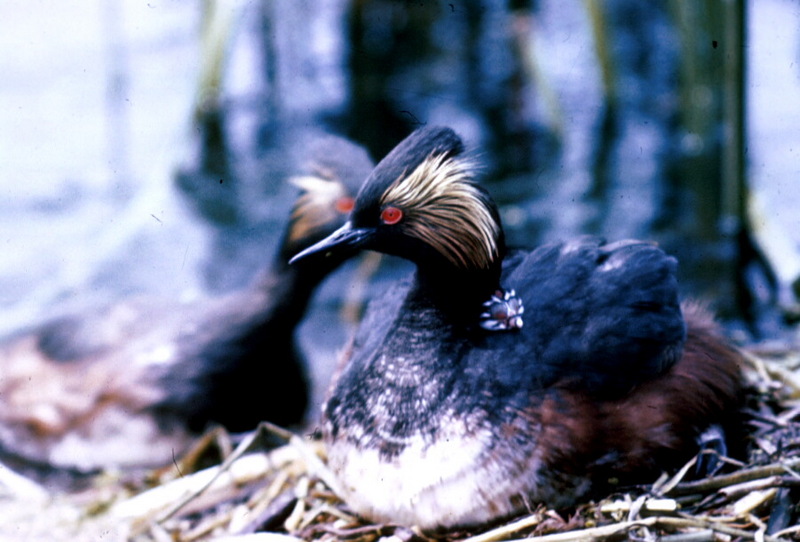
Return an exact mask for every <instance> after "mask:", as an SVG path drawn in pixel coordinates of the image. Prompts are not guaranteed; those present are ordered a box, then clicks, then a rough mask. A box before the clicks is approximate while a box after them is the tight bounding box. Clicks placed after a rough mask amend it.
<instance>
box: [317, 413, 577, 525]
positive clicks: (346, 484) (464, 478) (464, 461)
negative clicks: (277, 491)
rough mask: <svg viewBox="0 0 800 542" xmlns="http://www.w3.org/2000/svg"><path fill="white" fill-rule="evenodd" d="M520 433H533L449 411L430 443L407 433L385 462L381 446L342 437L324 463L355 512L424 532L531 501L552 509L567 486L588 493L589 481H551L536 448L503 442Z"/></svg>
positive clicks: (477, 520) (520, 423) (481, 519)
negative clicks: (398, 448)
mask: <svg viewBox="0 0 800 542" xmlns="http://www.w3.org/2000/svg"><path fill="white" fill-rule="evenodd" d="M520 431H525V434H526V437H525V438H530V436H532V435H535V434H536V433H537V432H538V431H539V428H537V427H530V426H528V425H527V423H526V422H525V421H524V420H523V419H522V418H518V419H516V420H515V421H514V422H512V423H509V424H507V425H505V424H504V426H502V427H491V426H490V425H489V424H487V423H485V421H484V420H481V419H477V418H476V417H474V416H473V417H472V418H471V419H470V418H469V417H466V418H465V417H464V416H463V415H453V414H452V413H448V414H444V415H442V418H441V424H440V425H439V429H438V431H437V432H436V435H435V438H432V437H430V436H428V435H423V434H420V433H417V434H415V435H412V436H410V437H408V438H406V439H403V443H402V444H403V446H401V448H402V449H401V451H400V452H399V453H397V454H396V455H392V456H390V457H387V456H386V454H382V453H381V452H380V448H381V446H380V445H376V446H362V445H358V444H356V443H355V442H354V441H353V440H351V439H348V438H346V436H345V435H340V438H337V439H336V440H331V439H330V438H328V445H329V446H328V462H329V466H330V468H331V470H332V471H333V472H334V474H335V475H336V476H337V478H338V481H339V483H340V486H341V487H340V488H339V490H340V491H341V493H342V495H341V497H342V498H343V499H344V500H345V501H346V502H347V503H348V505H349V506H350V507H351V508H352V509H353V510H354V511H355V512H357V513H358V514H360V515H362V516H363V517H366V518H369V519H371V520H373V521H380V522H387V523H397V524H403V525H416V526H419V527H420V528H422V529H436V528H452V527H456V526H470V525H476V524H481V523H485V522H487V521H491V520H495V519H497V518H500V517H504V516H509V515H511V514H514V513H519V512H524V511H525V510H526V508H527V507H528V506H529V505H528V504H527V503H530V502H539V501H545V502H548V503H556V504H557V503H559V502H561V501H564V499H565V498H567V497H565V494H566V493H565V492H564V491H563V490H564V489H566V487H565V484H566V485H568V486H569V490H570V491H569V492H568V493H569V495H574V494H575V492H576V491H577V492H583V491H585V490H586V489H588V480H583V479H582V480H577V479H575V480H554V479H553V478H552V476H553V473H552V472H548V471H547V470H546V469H544V468H543V463H542V452H541V450H540V449H539V448H538V447H537V446H535V445H534V446H529V447H525V448H520V447H517V446H514V444H515V440H514V438H513V436H512V438H507V437H509V435H513V434H518V433H519V432H520ZM359 433H360V432H359ZM502 433H505V435H502ZM354 436H355V437H363V435H354ZM328 437H330V436H329V435H328ZM581 484H584V486H585V487H582V488H576V486H578V485H581ZM569 499H570V500H571V497H569Z"/></svg>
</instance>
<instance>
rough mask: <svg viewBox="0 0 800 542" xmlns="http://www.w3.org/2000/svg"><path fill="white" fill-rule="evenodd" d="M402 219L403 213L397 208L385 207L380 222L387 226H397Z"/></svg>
mask: <svg viewBox="0 0 800 542" xmlns="http://www.w3.org/2000/svg"><path fill="white" fill-rule="evenodd" d="M402 219H403V211H401V210H400V209H398V208H397V207H386V208H385V209H384V210H383V211H381V221H382V222H383V223H384V224H387V225H389V226H391V225H392V224H397V223H398V222H400V220H402Z"/></svg>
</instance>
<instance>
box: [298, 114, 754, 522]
mask: <svg viewBox="0 0 800 542" xmlns="http://www.w3.org/2000/svg"><path fill="white" fill-rule="evenodd" d="M462 151H463V146H462V142H461V140H460V139H459V137H458V136H457V135H456V134H455V133H454V132H453V131H451V130H450V129H447V128H422V129H420V130H418V131H416V132H414V133H413V134H411V135H410V136H409V137H408V138H407V139H405V140H404V141H403V142H401V143H400V144H399V145H398V146H397V147H396V148H395V149H394V150H393V151H392V152H391V153H389V154H388V155H387V156H386V158H384V159H383V160H382V161H381V162H380V163H379V164H378V166H377V167H376V168H375V169H374V170H373V172H372V174H371V175H370V176H369V178H368V179H367V180H366V182H365V184H364V185H363V186H362V188H361V190H360V191H359V193H358V196H357V198H356V204H355V208H354V210H353V212H352V214H351V216H350V219H349V220H348V222H347V223H346V224H345V225H344V226H343V227H342V228H340V229H339V230H338V231H337V232H335V233H333V234H332V235H331V236H330V237H328V238H327V239H325V240H323V241H321V242H320V243H318V244H316V245H315V246H313V247H310V248H309V249H306V250H305V251H304V252H302V253H301V254H299V255H298V256H296V257H295V258H294V260H293V262H296V263H298V264H303V263H308V262H309V261H324V260H325V259H326V258H341V257H343V256H349V255H352V254H354V253H355V252H357V251H359V250H361V249H371V250H376V251H379V252H384V253H388V254H394V255H397V256H401V257H403V258H407V259H409V260H411V261H412V262H414V263H415V264H416V267H417V269H416V272H415V274H414V275H413V276H412V277H411V278H410V279H409V280H407V281H406V282H404V283H401V284H398V285H397V286H396V288H394V289H393V290H391V291H389V292H388V293H387V294H386V295H384V296H383V297H382V298H379V299H376V300H373V302H372V303H371V304H370V307H369V309H368V311H367V314H366V316H365V319H364V321H363V322H362V324H361V326H360V328H359V331H358V332H357V333H356V335H355V337H354V340H353V344H352V345H351V347H350V348H349V349H348V354H347V356H348V357H347V358H346V359H344V360H343V365H342V368H341V371H340V374H339V375H338V377H337V380H336V382H335V384H334V386H333V388H332V392H331V395H330V397H329V398H328V400H327V402H326V405H325V406H324V411H323V432H324V435H325V438H326V440H327V445H328V459H329V465H330V467H331V469H332V471H333V472H334V473H335V475H336V476H337V477H338V481H339V483H340V486H341V487H340V488H339V489H340V491H341V492H342V497H343V498H344V499H345V501H346V502H347V503H348V504H349V505H350V506H351V507H352V508H353V509H354V510H355V511H356V512H358V513H360V514H362V515H364V516H365V517H368V518H371V519H373V520H376V521H385V522H391V523H399V524H405V525H417V526H419V527H421V528H425V529H433V528H450V527H454V526H468V525H475V524H480V523H483V522H487V521H491V520H494V519H498V518H501V517H505V516H508V515H511V514H514V513H519V512H522V511H524V510H525V508H526V506H528V505H529V503H531V502H543V503H546V504H548V505H550V506H554V507H563V506H569V505H572V504H574V503H575V502H576V501H577V500H578V499H580V498H583V497H586V496H588V495H591V494H593V493H594V492H596V491H598V490H600V489H602V488H603V487H605V485H606V482H607V481H608V480H609V479H610V478H612V477H613V478H616V479H618V480H619V481H620V482H622V483H625V482H630V483H632V482H649V481H653V480H654V479H655V475H657V474H658V473H659V472H660V471H661V470H662V469H669V468H671V467H677V466H679V465H681V464H682V463H683V462H685V461H686V460H688V459H690V458H691V457H692V456H693V455H694V454H695V453H697V452H698V449H699V445H698V439H699V438H700V436H701V434H702V433H703V432H704V431H705V430H706V429H707V428H709V427H712V426H719V425H721V426H724V425H725V424H726V423H727V422H728V421H729V420H731V419H733V418H734V417H735V416H736V411H737V410H738V399H739V395H740V388H741V381H740V373H739V364H740V362H741V358H740V357H739V354H737V352H736V351H735V350H734V349H733V348H731V347H729V346H728V345H727V344H726V343H725V342H724V341H723V340H722V339H720V338H718V336H717V335H715V333H714V330H713V326H712V324H711V323H710V319H709V318H708V317H707V316H706V315H704V314H703V313H702V311H699V310H697V309H696V308H694V307H687V309H686V310H685V311H682V310H681V305H680V303H679V295H678V285H677V280H676V277H675V272H676V266H677V263H676V261H675V259H674V258H672V257H670V256H668V255H666V254H665V253H664V252H663V251H662V250H660V249H659V248H658V247H656V246H655V245H653V244H651V243H647V242H641V241H630V240H628V241H621V242H616V243H611V244H607V243H605V242H602V241H600V240H596V239H591V238H581V239H578V240H574V241H569V242H564V243H558V244H549V245H545V246H542V247H539V248H537V249H535V250H531V251H524V250H519V251H507V250H506V247H505V243H504V237H503V230H502V227H501V223H500V219H499V214H498V211H497V209H496V207H495V204H494V203H493V202H492V200H491V198H490V197H489V195H488V194H487V192H486V191H485V190H484V189H483V188H481V187H480V186H479V185H478V184H476V183H475V182H474V180H473V169H474V168H473V166H472V165H471V163H470V162H469V161H468V160H465V159H464V158H462V157H461V154H462ZM684 312H685V314H684Z"/></svg>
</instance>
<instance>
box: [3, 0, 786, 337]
mask: <svg viewBox="0 0 800 542" xmlns="http://www.w3.org/2000/svg"><path fill="white" fill-rule="evenodd" d="M4 12H5V13H4ZM0 20H2V21H3V22H2V23H0V26H3V29H2V31H0V36H1V37H0V45H2V47H0V51H2V53H0V69H2V73H3V76H2V78H0V96H2V100H3V104H4V105H3V111H2V112H0V123H1V124H0V137H1V138H2V139H1V140H0V141H2V145H0V153H2V157H1V158H2V160H0V162H2V163H1V164H0V182H2V183H3V186H4V191H3V192H4V194H3V195H1V196H0V198H2V199H0V208H2V209H3V212H2V213H0V227H1V228H2V229H1V230H0V231H2V232H3V236H4V237H3V239H2V241H3V243H4V244H5V249H4V252H5V254H4V257H3V258H0V301H2V304H3V305H4V306H5V310H4V311H3V315H2V317H0V331H3V332H8V331H10V330H12V329H16V328H18V327H21V326H23V325H29V324H31V323H33V322H36V321H37V320H40V319H42V318H44V317H47V316H49V315H51V314H53V313H54V312H59V311H65V310H75V309H80V308H81V307H84V306H86V305H87V304H90V303H93V302H97V301H106V300H108V299H113V298H115V297H119V296H123V295H129V294H131V293H133V292H140V291H147V292H157V293H160V294H169V295H173V296H183V297H186V296H192V295H201V294H208V293H214V292H220V291H225V290H229V289H232V288H236V287H239V286H241V285H243V284H245V283H246V282H247V281H248V280H249V279H250V278H251V277H252V275H253V274H254V273H255V272H256V271H257V270H258V269H259V267H261V266H263V265H264V264H265V263H266V262H268V261H269V260H270V258H271V256H272V252H273V250H274V245H275V241H276V237H277V235H278V232H279V231H280V227H281V225H282V223H283V222H284V221H285V220H286V214H287V209H288V207H287V206H288V203H289V201H290V200H291V198H292V197H293V196H294V193H293V189H292V188H291V187H288V186H287V185H286V184H285V183H284V182H283V181H284V177H285V175H286V174H288V173H291V170H292V167H293V165H294V164H295V163H296V162H295V158H294V157H295V155H296V154H297V150H298V149H297V146H298V145H299V143H298V141H302V138H303V137H304V136H305V135H307V134H309V133H318V132H333V133H338V134H342V135H345V136H347V137H349V138H351V139H353V140H355V141H357V142H359V143H361V144H363V145H365V146H366V147H367V148H368V149H369V150H370V152H371V154H372V156H373V157H374V158H375V159H376V160H377V159H380V158H381V157H382V156H383V155H384V154H385V153H386V152H387V151H388V150H389V149H391V148H392V147H393V146H394V145H395V144H396V143H397V142H398V141H399V140H400V139H402V138H403V137H404V136H405V135H407V134H408V133H409V132H410V131H411V130H413V129H414V128H415V127H417V126H419V125H423V124H446V125H450V126H452V127H453V128H455V129H456V130H457V131H458V132H459V133H460V134H461V135H462V136H463V137H464V138H465V140H466V141H467V143H468V146H469V147H470V148H471V149H472V150H473V151H474V152H475V153H476V154H477V156H478V157H479V158H480V162H481V163H482V165H483V170H482V179H483V181H484V182H485V183H487V185H488V186H489V189H490V190H491V192H492V193H493V194H494V195H495V197H496V199H497V200H498V202H499V204H500V205H501V209H502V216H503V220H504V223H505V226H506V228H507V230H508V237H509V241H510V242H511V243H512V244H521V245H536V244H538V243H541V242H545V241H548V240H555V239H563V238H568V237H572V236H576V235H581V234H599V235H602V236H605V237H607V238H609V239H618V238H622V237H640V238H648V239H654V240H656V241H658V242H659V243H660V244H661V245H662V246H664V247H665V248H666V249H667V250H668V251H670V252H671V253H673V254H675V255H676V256H678V258H679V259H680V262H681V267H680V273H681V280H682V283H683V285H684V289H685V292H686V294H687V295H690V294H691V295H694V296H697V297H700V298H702V299H705V300H708V302H709V303H710V304H711V305H712V306H714V307H715V308H716V309H717V310H718V311H719V313H720V314H721V316H722V317H723V318H724V320H725V321H726V322H727V323H728V324H729V326H730V328H731V330H736V331H740V332H741V333H742V334H743V335H742V336H743V337H746V338H748V339H750V340H753V339H755V340H762V339H776V338H780V339H784V340H785V339H787V338H788V339H791V338H792V337H796V335H795V333H796V332H795V323H796V322H797V319H798V314H799V312H798V296H800V280H799V279H800V179H798V177H799V176H800V169H799V168H798V165H797V164H799V163H800V159H798V158H800V128H799V126H800V77H798V76H799V75H800V62H799V61H800V5H799V4H798V3H797V2H795V1H793V0H759V1H755V0H750V1H749V2H748V1H746V0H702V1H697V2H681V1H679V0H663V1H657V2H639V1H636V0H607V1H603V2H601V1H599V0H584V1H583V2H560V1H558V0H509V1H502V0H475V1H462V0H449V1H448V0H442V1H428V0H417V1H410V0H409V1H401V0H253V1H249V2H247V1H244V0H191V1H190V0H170V1H164V0H150V1H149V2H145V1H143V0H142V1H140V0H135V1H134V0H93V1H85V2H81V3H49V2H45V1H31V2H23V1H12V2H7V3H4V4H3V5H2V6H0ZM396 265H397V262H391V263H389V264H387V265H385V266H384V268H388V269H390V270H389V271H385V272H384V274H383V275H381V276H384V277H389V278H391V276H393V271H391V270H392V269H397V267H396ZM395 272H396V271H395ZM351 277H352V268H350V269H349V270H348V269H346V270H345V271H343V272H342V273H340V274H337V275H336V276H335V277H333V279H332V281H331V283H330V284H329V285H328V287H326V288H325V290H324V291H323V293H322V294H321V296H320V303H319V304H318V307H317V309H316V311H315V313H314V314H312V316H311V319H310V322H309V323H308V324H307V325H306V326H305V328H304V334H305V336H306V337H307V342H309V343H313V344H314V345H315V347H316V348H322V349H327V350H326V351H328V350H330V351H333V350H334V349H335V348H338V346H339V345H340V344H341V342H342V340H343V338H342V337H343V335H344V334H343V333H337V332H333V331H331V330H332V329H333V327H335V326H332V324H331V322H332V321H333V320H332V318H335V315H336V314H338V313H337V307H338V305H339V303H340V302H341V300H342V299H341V298H342V297H343V294H342V292H347V291H349V288H350V286H348V284H350V281H351V280H352V278H351ZM379 280H380V279H379Z"/></svg>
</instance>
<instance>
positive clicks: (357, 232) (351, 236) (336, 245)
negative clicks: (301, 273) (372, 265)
mask: <svg viewBox="0 0 800 542" xmlns="http://www.w3.org/2000/svg"><path fill="white" fill-rule="evenodd" d="M369 236H370V230H367V229H361V228H353V225H352V224H351V223H350V221H347V222H345V224H344V226H342V227H341V228H339V229H338V230H336V231H335V232H333V233H332V234H330V235H329V236H328V237H326V238H325V239H323V240H322V241H319V242H318V243H315V244H313V245H311V246H310V247H308V248H307V249H305V250H303V251H301V252H299V253H297V254H295V255H294V256H293V257H292V259H291V260H289V263H290V264H294V263H296V262H298V261H300V260H303V259H306V258H308V257H310V256H313V255H315V254H319V255H322V256H325V257H329V256H331V255H332V254H334V253H335V254H336V255H337V257H340V258H344V259H346V258H349V257H350V256H352V255H354V254H355V253H356V252H358V251H359V250H361V249H362V248H363V246H364V243H365V242H366V240H367V239H368V238H369Z"/></svg>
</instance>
